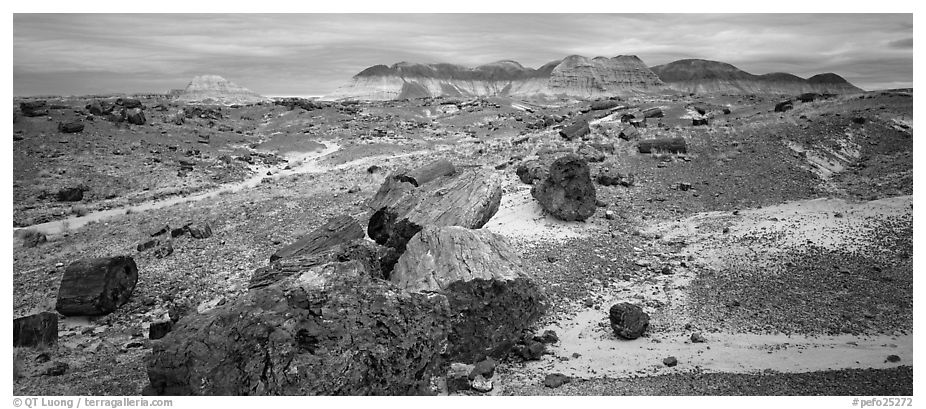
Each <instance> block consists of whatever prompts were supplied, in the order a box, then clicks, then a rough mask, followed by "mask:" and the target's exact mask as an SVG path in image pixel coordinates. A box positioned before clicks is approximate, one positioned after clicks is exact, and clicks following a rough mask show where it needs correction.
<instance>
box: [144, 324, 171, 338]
mask: <svg viewBox="0 0 926 409" xmlns="http://www.w3.org/2000/svg"><path fill="white" fill-rule="evenodd" d="M173 328H174V322H173V321H170V320H168V321H161V322H152V323H151V325H150V326H149V327H148V339H152V340H154V339H161V338H164V336H165V335H167V333H168V332H170V330H171V329H173Z"/></svg>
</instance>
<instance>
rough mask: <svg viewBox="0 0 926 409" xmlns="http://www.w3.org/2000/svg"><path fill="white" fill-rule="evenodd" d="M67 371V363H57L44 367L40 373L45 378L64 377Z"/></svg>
mask: <svg viewBox="0 0 926 409" xmlns="http://www.w3.org/2000/svg"><path fill="white" fill-rule="evenodd" d="M67 370H68V364H67V363H66V362H61V361H55V362H51V363H49V364H46V365H45V366H43V367H42V369H41V371H40V372H39V373H40V374H42V375H43V376H61V375H64V373H65V372H67Z"/></svg>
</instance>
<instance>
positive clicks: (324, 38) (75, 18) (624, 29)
mask: <svg viewBox="0 0 926 409" xmlns="http://www.w3.org/2000/svg"><path fill="white" fill-rule="evenodd" d="M912 23H913V18H912V15H911V14H825V15H815V14H742V15H731V14H14V16H13V56H14V62H13V67H14V93H15V94H17V95H28V94H34V93H63V94H79V93H82V92H89V91H88V90H99V89H113V90H121V91H125V92H136V91H163V90H165V89H166V88H180V87H183V86H185V85H186V83H187V82H188V81H189V80H190V79H191V78H192V77H193V76H195V75H200V74H207V73H215V74H219V75H223V76H225V77H226V78H228V79H230V80H232V81H234V82H236V83H238V84H241V85H243V86H245V87H248V88H251V89H252V90H254V91H257V92H260V93H263V94H270V95H278V94H290V95H299V94H303V95H307V94H324V93H327V92H330V91H332V90H333V89H334V88H336V87H337V86H339V85H341V84H343V83H345V82H347V81H348V80H349V79H350V77H351V76H353V75H354V74H356V73H357V72H359V71H361V70H363V69H364V68H366V67H369V66H372V65H375V64H387V65H389V64H392V63H395V62H398V61H412V62H422V63H436V62H449V63H456V64H463V65H468V66H476V65H480V64H484V63H488V62H492V61H497V60H502V59H512V60H516V61H518V62H520V63H522V64H523V65H525V66H529V67H535V68H536V67H539V66H541V65H543V64H545V63H547V62H550V61H553V60H557V59H561V58H563V57H565V56H567V55H571V54H579V55H585V56H588V57H594V56H606V57H613V56H616V55H619V54H636V55H638V56H639V57H640V58H642V59H643V60H644V61H645V62H646V63H647V64H649V65H658V64H664V63H668V62H671V61H674V60H678V59H683V58H703V59H710V60H718V61H724V62H728V63H731V64H734V65H736V66H738V67H739V68H741V69H743V70H746V71H749V72H752V73H756V74H763V73H768V72H779V71H788V72H792V73H794V74H797V75H800V76H804V77H808V76H810V75H813V74H816V73H819V72H821V71H820V70H826V71H832V72H836V73H837V74H840V75H843V76H844V77H846V78H847V79H848V80H849V81H850V82H853V83H856V84H857V85H859V86H862V87H863V88H868V86H866V84H869V83H870V84H876V83H906V84H912V78H913V76H912V67H913V53H912V34H913V33H912V31H913V29H912ZM859 33H864V35H859ZM898 39H900V40H898ZM872 61H884V62H885V64H884V65H882V66H878V65H877V64H872V63H871V62H872Z"/></svg>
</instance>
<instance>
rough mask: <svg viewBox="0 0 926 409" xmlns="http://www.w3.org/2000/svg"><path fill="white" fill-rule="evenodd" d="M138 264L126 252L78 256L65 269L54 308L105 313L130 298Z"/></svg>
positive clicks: (68, 313) (65, 312) (69, 312)
mask: <svg viewBox="0 0 926 409" xmlns="http://www.w3.org/2000/svg"><path fill="white" fill-rule="evenodd" d="M137 282H138V267H137V266H136V265H135V260H132V258H131V257H128V256H116V257H103V258H88V259H81V260H77V261H75V262H73V263H71V264H70V265H68V267H67V268H66V269H65V270H64V277H62V278H61V286H60V287H59V288H58V301H57V303H56V304H55V310H57V311H58V312H59V313H61V314H62V315H66V316H72V315H104V314H109V313H111V312H113V311H115V310H116V308H118V307H119V306H121V305H123V304H125V303H126V302H128V301H129V297H131V296H132V292H133V291H134V290H135V284H136V283H137Z"/></svg>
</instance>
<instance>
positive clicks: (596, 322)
mask: <svg viewBox="0 0 926 409" xmlns="http://www.w3.org/2000/svg"><path fill="white" fill-rule="evenodd" d="M605 305H610V304H605ZM608 322H609V321H608V312H607V310H606V309H602V310H594V309H588V310H583V311H580V312H579V313H577V314H576V315H575V316H573V317H571V318H569V319H566V320H562V321H560V322H559V323H557V324H554V325H551V326H549V327H547V328H545V329H552V330H554V331H556V333H557V334H558V336H559V338H560V341H559V342H558V343H556V344H553V345H551V346H550V347H549V351H550V352H552V353H553V354H552V355H547V356H544V358H543V360H542V361H540V362H535V363H529V364H527V365H526V368H525V369H540V368H542V369H543V370H544V371H545V372H547V373H550V372H561V373H563V374H565V375H569V376H574V377H580V378H590V377H602V376H606V377H609V378H620V377H628V376H641V375H645V376H652V375H661V374H667V373H673V372H689V371H691V370H694V369H700V370H703V371H705V372H728V373H754V372H759V371H764V370H774V371H780V372H809V371H821V370H828V369H845V368H889V367H894V366H898V365H911V364H912V362H913V337H912V335H904V336H860V337H857V336H852V335H840V336H818V337H808V336H803V335H784V334H771V335H763V334H724V333H702V336H703V337H704V338H705V339H706V341H707V342H704V343H692V342H691V340H690V337H691V332H659V333H650V335H649V336H648V337H646V338H638V339H636V340H625V339H622V338H619V337H617V336H616V335H614V333H613V331H612V330H611V329H610V327H609V326H606V325H605V326H602V325H601V324H602V323H604V324H607V323H608ZM573 353H578V354H580V356H579V357H578V358H573V356H572V354H573ZM888 355H898V356H900V358H901V360H900V362H897V363H889V362H887V361H886V358H887V356H888ZM670 356H674V357H675V358H676V359H678V366H675V367H667V366H665V365H664V364H663V363H662V360H663V359H664V358H667V357H670ZM562 358H568V360H564V359H562Z"/></svg>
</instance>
